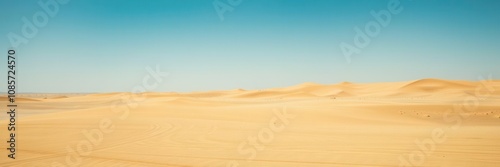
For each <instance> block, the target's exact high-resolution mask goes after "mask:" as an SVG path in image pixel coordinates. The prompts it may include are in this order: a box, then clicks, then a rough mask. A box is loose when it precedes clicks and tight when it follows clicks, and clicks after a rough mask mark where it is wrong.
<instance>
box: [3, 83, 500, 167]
mask: <svg viewBox="0 0 500 167" xmlns="http://www.w3.org/2000/svg"><path fill="white" fill-rule="evenodd" d="M1 99H2V101H1V102H2V104H0V105H1V106H2V108H4V110H3V111H5V106H6V104H7V99H6V97H5V96H3V97H1ZM17 102H18V105H19V107H18V111H17V115H16V116H17V119H16V124H17V125H16V135H17V138H16V139H17V141H16V149H17V150H16V159H15V160H12V159H9V158H8V157H7V154H8V151H9V150H7V147H8V144H7V143H6V142H5V141H7V140H9V138H8V132H7V124H8V120H7V114H6V113H5V112H2V114H1V117H0V118H1V120H0V139H1V140H2V142H0V143H3V144H0V150H2V151H0V152H1V156H3V157H1V158H0V164H1V165H0V166H54V167H56V166H88V167H96V166H105V167H128V166H183V167H188V166H193V167H195V166H196V167H205V166H207V167H210V166H213V167H216V166H218V167H219V166H220V167H228V166H252V167H267V166H270V167H291V166H293V167H296V166H300V167H327V166H328V167H330V166H339V167H362V166H370V167H371V166H374V167H390V166H391V167H392V166H426V167H431V166H432V167H437V166H440V167H441V166H450V167H471V166H479V167H493V166H499V164H500V81H482V82H469V81H449V80H439V79H422V80H415V81H407V82H391V83H369V84H357V83H348V82H344V83H339V84H333V85H321V84H315V83H304V84H301V85H296V86H292V87H286V88H274V89H265V90H243V89H236V90H227V91H207V92H193V93H173V92H162V93H159V92H147V93H141V94H131V93H102V94H70V95H64V94H20V95H19V97H17Z"/></svg>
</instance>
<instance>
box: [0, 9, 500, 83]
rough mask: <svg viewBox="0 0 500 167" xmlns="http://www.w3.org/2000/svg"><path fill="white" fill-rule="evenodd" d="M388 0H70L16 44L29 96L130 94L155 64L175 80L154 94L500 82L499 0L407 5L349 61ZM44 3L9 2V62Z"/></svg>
mask: <svg viewBox="0 0 500 167" xmlns="http://www.w3.org/2000/svg"><path fill="white" fill-rule="evenodd" d="M40 1H42V2H46V1H48V0H40ZM220 1H221V2H224V3H226V0H220ZM388 2H389V0H359V1H352V0H314V1H311V0H243V2H242V3H241V4H239V5H237V6H234V9H233V11H231V12H226V13H225V14H224V20H223V21H221V20H220V18H219V16H218V15H217V12H216V10H215V8H214V6H213V1H212V0H190V1H185V0H164V1H143V0H105V1H104V0H71V1H70V2H69V3H68V4H64V5H61V6H60V9H59V12H58V13H57V15H55V16H54V17H50V18H49V22H48V23H47V24H46V26H44V27H42V28H40V29H39V31H38V33H37V34H36V36H35V37H33V38H31V39H29V42H28V43H27V44H22V45H20V46H19V47H18V48H17V51H18V55H19V60H18V68H19V91H21V92H116V91H120V92H125V91H130V90H131V89H132V87H134V86H136V85H140V84H141V82H142V78H143V77H144V76H145V75H147V72H146V70H145V67H147V66H151V67H153V68H154V67H155V66H156V65H159V66H160V68H161V69H162V70H163V71H168V72H169V73H170V74H171V75H170V76H169V77H167V78H166V79H165V80H164V82H163V83H161V85H160V87H158V89H156V90H155V91H178V92H189V91H204V90H224V89H235V88H244V89H262V88H271V87H284V86H290V85H295V84H300V83H303V82H317V83H324V84H332V83H337V82H342V81H351V82H386V81H404V80H414V79H420V78H442V79H458V80H477V77H478V76H480V75H483V76H484V75H488V74H492V75H493V77H494V78H496V79H499V77H500V1H498V0H489V1H486V0H483V1H481V0H467V1H463V0H462V1H460V0H456V1H455V0H454V1H452V0H439V1H438V0H432V1H431V0H421V1H415V0H414V1H409V0H401V6H402V7H403V11H402V12H401V13H399V14H397V15H393V16H392V20H391V22H390V24H389V25H388V26H387V27H384V28H382V29H381V32H380V34H379V35H378V36H376V37H373V38H372V41H371V43H370V45H368V46H367V47H366V48H363V49H362V52H361V53H360V54H359V55H355V56H354V57H352V62H351V63H347V61H346V59H345V58H344V56H343V54H342V51H341V49H340V47H339V44H340V43H341V42H347V43H351V44H352V43H353V39H354V36H355V35H356V34H355V31H354V27H356V26H358V27H361V28H363V27H364V26H365V24H367V23H368V22H370V21H373V20H374V18H373V16H372V15H371V14H370V11H372V10H375V11H379V10H385V9H387V4H388ZM37 3H38V0H26V1H15V0H2V1H0V23H1V25H0V34H1V35H2V37H1V38H0V48H2V50H3V51H2V52H3V53H4V54H3V55H4V56H6V52H7V48H8V47H10V46H11V43H10V41H9V38H8V37H7V34H8V33H10V32H13V33H16V34H22V33H21V27H22V25H23V21H22V17H27V18H28V19H29V20H32V16H33V15H34V14H35V13H36V12H38V11H43V10H42V9H41V7H40V6H39V5H38V4H37ZM4 60H5V59H4ZM1 62H2V63H1V64H0V68H1V69H6V63H5V61H1ZM2 71H3V72H0V78H6V70H2ZM4 80H5V79H4ZM1 82H2V84H1V89H0V90H1V91H2V92H4V91H5V90H6V88H5V87H6V85H5V82H4V81H1Z"/></svg>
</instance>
